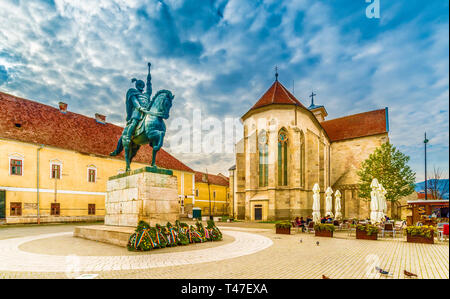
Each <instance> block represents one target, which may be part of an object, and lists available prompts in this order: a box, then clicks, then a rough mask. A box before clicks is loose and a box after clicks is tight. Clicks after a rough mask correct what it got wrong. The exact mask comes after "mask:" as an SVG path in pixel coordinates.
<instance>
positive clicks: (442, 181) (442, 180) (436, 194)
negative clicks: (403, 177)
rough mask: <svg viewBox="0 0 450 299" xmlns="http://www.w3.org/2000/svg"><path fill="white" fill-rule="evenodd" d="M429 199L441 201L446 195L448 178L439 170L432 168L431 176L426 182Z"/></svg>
mask: <svg viewBox="0 0 450 299" xmlns="http://www.w3.org/2000/svg"><path fill="white" fill-rule="evenodd" d="M427 185H428V193H429V194H430V195H431V196H430V198H431V199H442V198H444V195H445V194H447V193H448V176H447V175H446V173H445V171H444V170H442V169H441V168H439V167H438V168H436V167H434V168H433V176H432V178H431V179H429V180H428V182H427Z"/></svg>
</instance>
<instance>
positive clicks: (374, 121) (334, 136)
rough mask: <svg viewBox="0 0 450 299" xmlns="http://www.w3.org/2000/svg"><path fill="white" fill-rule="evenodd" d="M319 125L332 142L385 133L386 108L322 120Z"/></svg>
mask: <svg viewBox="0 0 450 299" xmlns="http://www.w3.org/2000/svg"><path fill="white" fill-rule="evenodd" d="M320 125H321V126H322V127H323V128H324V129H325V131H326V132H327V134H328V137H329V138H330V140H331V141H332V142H333V141H340V140H345V139H351V138H358V137H364V136H371V135H377V134H382V133H387V132H388V130H389V127H388V119H387V108H386V109H380V110H374V111H369V112H364V113H359V114H353V115H349V116H345V117H341V118H336V119H331V120H327V121H323V122H321V123H320Z"/></svg>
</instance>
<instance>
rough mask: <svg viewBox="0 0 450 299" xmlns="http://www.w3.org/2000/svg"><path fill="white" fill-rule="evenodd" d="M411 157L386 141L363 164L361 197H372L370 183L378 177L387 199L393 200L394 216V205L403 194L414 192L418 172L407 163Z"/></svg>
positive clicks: (360, 185) (360, 183)
mask: <svg viewBox="0 0 450 299" xmlns="http://www.w3.org/2000/svg"><path fill="white" fill-rule="evenodd" d="M408 161H409V157H408V156H406V155H405V154H403V153H402V152H400V151H399V150H398V149H396V148H395V147H394V146H393V145H392V144H391V143H389V142H386V143H384V144H382V145H381V146H380V147H378V148H377V149H375V151H374V152H373V153H372V154H371V155H370V156H369V158H368V159H367V160H365V161H364V162H363V163H362V164H361V168H360V170H359V171H358V172H357V174H358V176H359V180H360V182H359V197H361V198H366V199H370V192H371V191H372V189H371V188H370V184H371V183H372V180H373V179H374V178H376V179H378V182H380V183H381V184H382V185H383V187H384V188H385V189H386V191H387V193H386V200H387V201H390V202H391V217H392V218H393V217H394V205H396V204H397V203H398V200H399V199H400V198H401V197H403V196H408V195H410V194H411V193H413V192H414V186H415V180H416V174H415V173H414V172H413V171H412V170H411V168H410V167H409V166H408V165H407V163H408Z"/></svg>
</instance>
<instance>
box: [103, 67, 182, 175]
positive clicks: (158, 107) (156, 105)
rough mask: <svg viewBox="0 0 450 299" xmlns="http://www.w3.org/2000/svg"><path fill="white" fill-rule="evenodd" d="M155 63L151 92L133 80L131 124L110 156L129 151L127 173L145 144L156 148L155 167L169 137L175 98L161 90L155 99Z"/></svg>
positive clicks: (129, 103)
mask: <svg viewBox="0 0 450 299" xmlns="http://www.w3.org/2000/svg"><path fill="white" fill-rule="evenodd" d="M150 67H151V63H150V62H149V63H148V75H147V89H146V90H145V92H144V88H145V83H144V81H142V80H137V79H136V78H133V79H132V80H131V82H133V83H135V87H136V88H130V89H129V90H128V91H127V95H126V100H125V104H126V110H127V125H126V127H125V129H124V130H123V132H122V136H120V138H119V141H118V143H117V148H116V149H115V150H114V151H113V152H112V153H110V156H117V155H118V154H120V153H121V152H122V151H123V150H124V151H125V160H126V164H127V165H126V171H127V172H128V171H130V164H131V161H132V160H133V158H134V156H136V154H137V152H138V150H139V148H140V147H141V145H145V144H149V145H150V146H151V147H152V163H151V165H152V166H155V159H156V154H157V153H158V151H159V150H160V149H161V147H162V146H163V141H164V136H165V134H166V125H165V124H164V119H168V118H169V111H170V108H171V107H172V100H173V99H174V95H172V92H170V91H169V90H165V89H163V90H160V91H158V92H157V93H156V94H155V96H154V97H153V98H151V95H152V83H151V80H152V76H151V74H150Z"/></svg>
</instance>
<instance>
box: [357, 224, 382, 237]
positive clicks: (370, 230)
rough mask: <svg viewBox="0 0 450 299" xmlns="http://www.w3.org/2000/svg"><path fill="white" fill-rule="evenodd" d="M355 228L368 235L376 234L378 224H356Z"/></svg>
mask: <svg viewBox="0 0 450 299" xmlns="http://www.w3.org/2000/svg"><path fill="white" fill-rule="evenodd" d="M356 229H357V230H362V231H365V232H366V234H367V235H368V236H371V235H373V234H378V232H379V231H380V229H379V228H378V226H375V225H372V224H357V225H356Z"/></svg>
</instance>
